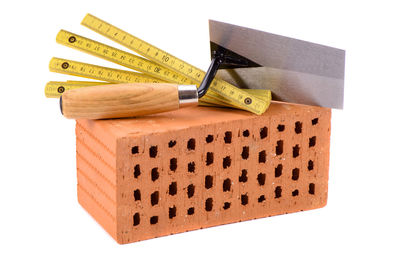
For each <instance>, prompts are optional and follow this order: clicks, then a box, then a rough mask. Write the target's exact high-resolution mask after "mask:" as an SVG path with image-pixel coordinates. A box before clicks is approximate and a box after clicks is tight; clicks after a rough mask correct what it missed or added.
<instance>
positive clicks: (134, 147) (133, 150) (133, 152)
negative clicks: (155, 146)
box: [132, 146, 139, 154]
mask: <svg viewBox="0 0 400 267" xmlns="http://www.w3.org/2000/svg"><path fill="white" fill-rule="evenodd" d="M137 153H139V147H138V146H133V147H132V154H137Z"/></svg>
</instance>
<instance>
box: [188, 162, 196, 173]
mask: <svg viewBox="0 0 400 267" xmlns="http://www.w3.org/2000/svg"><path fill="white" fill-rule="evenodd" d="M195 169H196V164H195V163H194V162H189V163H188V172H194V171H195Z"/></svg>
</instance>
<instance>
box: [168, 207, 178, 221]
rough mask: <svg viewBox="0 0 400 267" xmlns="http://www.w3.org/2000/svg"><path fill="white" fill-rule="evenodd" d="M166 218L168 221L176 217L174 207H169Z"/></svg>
mask: <svg viewBox="0 0 400 267" xmlns="http://www.w3.org/2000/svg"><path fill="white" fill-rule="evenodd" d="M168 217H169V218H170V219H172V218H174V217H176V207H175V206H173V207H170V208H169V209H168Z"/></svg>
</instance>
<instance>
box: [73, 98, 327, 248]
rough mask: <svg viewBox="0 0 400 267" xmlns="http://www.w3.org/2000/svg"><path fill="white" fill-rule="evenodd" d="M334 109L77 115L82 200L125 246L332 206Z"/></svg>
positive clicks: (294, 107) (281, 107) (281, 106)
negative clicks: (107, 117)
mask: <svg viewBox="0 0 400 267" xmlns="http://www.w3.org/2000/svg"><path fill="white" fill-rule="evenodd" d="M330 116H331V111H330V109H326V108H319V107H311V106H301V105H289V104H281V103H273V104H271V106H270V108H269V109H268V111H267V112H266V113H265V114H263V115H262V116H257V115H253V114H250V113H248V112H244V111H239V110H230V109H223V108H205V107H194V108H187V109H181V110H178V111H174V112H169V113H163V114H158V115H153V116H147V117H141V118H134V119H118V120H96V121H90V120H79V121H77V128H76V129H77V130H76V133H77V166H78V198H79V201H80V203H81V204H82V206H83V207H84V208H85V209H86V210H87V211H88V212H89V213H90V214H91V215H92V216H93V217H94V218H95V219H96V220H97V221H98V222H99V223H100V224H101V225H102V226H103V227H104V228H105V229H106V230H107V232H109V233H110V234H111V235H112V236H113V238H114V239H116V240H117V242H118V243H121V244H124V243H131V242H135V241H139V240H144V239H149V238H154V237H159V236H165V235H169V234H174V233H180V232H185V231H188V230H195V229H200V228H205V227H211V226H216V225H221V224H226V223H233V222H239V221H243V220H250V219H255V218H262V217H267V216H272V215H278V214H285V213H289V212H296V211H303V210H308V209H315V208H320V207H323V206H324V205H325V204H326V201H327V192H328V171H329V142H330Z"/></svg>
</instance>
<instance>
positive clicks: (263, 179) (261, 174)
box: [257, 173, 265, 185]
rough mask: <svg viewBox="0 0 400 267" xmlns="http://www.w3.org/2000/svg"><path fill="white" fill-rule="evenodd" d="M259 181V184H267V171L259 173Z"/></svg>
mask: <svg viewBox="0 0 400 267" xmlns="http://www.w3.org/2000/svg"><path fill="white" fill-rule="evenodd" d="M257 181H258V184H259V185H264V184H265V173H259V174H258V175H257Z"/></svg>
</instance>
